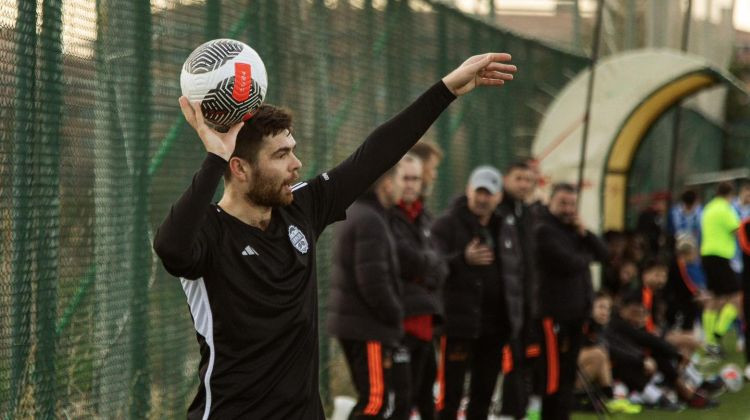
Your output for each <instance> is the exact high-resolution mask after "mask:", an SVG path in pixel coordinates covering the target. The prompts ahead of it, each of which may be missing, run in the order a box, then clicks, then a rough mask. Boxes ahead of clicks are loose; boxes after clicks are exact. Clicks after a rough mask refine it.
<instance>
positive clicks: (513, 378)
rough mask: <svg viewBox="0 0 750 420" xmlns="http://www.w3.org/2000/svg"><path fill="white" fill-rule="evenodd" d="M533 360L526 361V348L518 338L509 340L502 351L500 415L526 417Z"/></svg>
mask: <svg viewBox="0 0 750 420" xmlns="http://www.w3.org/2000/svg"><path fill="white" fill-rule="evenodd" d="M535 362H536V360H535V359H530V360H529V359H527V355H526V346H525V345H524V344H523V341H522V340H521V339H520V338H516V339H511V340H510V342H509V343H508V345H506V346H505V349H504V350H503V395H502V398H503V405H502V409H501V410H500V414H502V415H503V416H508V417H513V418H515V419H522V418H524V417H526V406H527V405H528V403H529V394H530V393H531V390H532V389H531V387H532V381H533V380H534V373H535V372H534V370H533V368H534V363H535Z"/></svg>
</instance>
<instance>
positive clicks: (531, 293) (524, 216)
mask: <svg viewBox="0 0 750 420" xmlns="http://www.w3.org/2000/svg"><path fill="white" fill-rule="evenodd" d="M537 206H539V205H538V204H537V205H536V206H535V208H533V209H532V208H530V207H529V206H528V205H526V204H524V203H523V202H521V201H518V200H516V199H515V198H514V197H513V196H512V195H511V194H510V193H508V192H505V193H504V194H503V201H502V202H501V203H500V205H499V206H498V209H497V213H498V214H501V215H513V216H515V221H514V222H515V223H511V224H509V225H508V227H509V229H511V230H512V231H514V233H513V234H514V235H516V236H517V237H518V242H517V243H518V245H519V246H518V250H520V255H519V258H520V259H521V261H522V264H521V266H520V267H519V269H518V272H516V273H514V275H517V276H518V277H519V279H520V281H521V284H522V289H523V290H522V291H521V290H520V289H519V291H517V292H516V293H523V304H524V306H523V313H524V320H525V321H526V322H527V324H528V323H530V324H533V325H537V324H538V322H535V321H537V320H538V319H539V279H538V276H537V265H536V261H535V256H536V254H535V252H534V251H535V246H534V240H535V236H534V227H535V226H536V224H537V222H538V220H539V214H540V213H541V212H542V211H543V210H544V207H543V206H542V207H541V208H539V207H537ZM508 274H509V273H506V274H505V275H506V276H507V275H508Z"/></svg>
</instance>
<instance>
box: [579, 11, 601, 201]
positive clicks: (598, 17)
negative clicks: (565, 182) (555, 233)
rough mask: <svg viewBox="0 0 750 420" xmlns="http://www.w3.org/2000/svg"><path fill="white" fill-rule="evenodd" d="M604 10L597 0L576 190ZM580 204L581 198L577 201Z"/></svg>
mask: <svg viewBox="0 0 750 420" xmlns="http://www.w3.org/2000/svg"><path fill="white" fill-rule="evenodd" d="M603 11H604V0H599V1H598V4H597V8H596V24H595V26H594V39H593V41H592V44H591V63H590V64H589V68H590V72H589V83H588V88H587V90H586V113H585V114H584V116H583V135H582V139H581V159H580V161H579V164H578V191H579V194H580V193H581V192H582V191H583V176H584V170H585V169H586V146H587V144H588V139H589V125H590V119H591V102H592V98H593V93H594V77H595V75H596V62H597V60H598V59H599V38H600V37H601V31H602V12H603ZM578 205H579V206H580V205H581V200H579V201H578Z"/></svg>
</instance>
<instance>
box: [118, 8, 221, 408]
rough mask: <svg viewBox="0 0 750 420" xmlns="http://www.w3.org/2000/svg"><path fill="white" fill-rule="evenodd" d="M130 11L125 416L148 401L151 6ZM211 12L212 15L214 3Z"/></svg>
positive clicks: (145, 404) (144, 406)
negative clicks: (130, 170)
mask: <svg viewBox="0 0 750 420" xmlns="http://www.w3.org/2000/svg"><path fill="white" fill-rule="evenodd" d="M132 5H133V9H134V11H135V13H134V16H135V17H136V21H135V28H134V29H135V30H134V31H133V32H132V34H131V40H132V41H131V42H132V45H133V50H134V51H135V57H134V60H133V61H134V62H133V64H134V65H133V68H132V71H133V73H134V74H133V85H132V88H130V87H128V89H129V90H130V89H132V91H133V93H134V94H133V95H125V99H126V100H128V101H129V102H130V103H129V104H128V107H129V108H130V109H132V110H133V111H132V112H133V114H134V115H132V117H131V118H133V119H134V120H135V121H136V124H135V125H134V126H133V127H132V128H131V130H132V136H128V137H129V140H130V142H132V144H133V147H132V153H133V154H134V159H133V174H132V176H133V182H132V184H131V185H132V188H133V189H132V191H133V195H132V200H133V206H134V212H133V213H134V214H133V216H134V217H133V220H132V228H133V232H134V234H133V237H132V240H133V245H132V247H131V257H130V273H131V278H130V285H131V288H132V292H131V295H130V314H131V320H132V325H131V327H130V349H129V351H130V366H129V370H130V384H131V387H132V388H131V398H130V401H129V402H130V404H129V405H130V407H129V412H130V418H131V419H142V418H146V417H148V412H149V410H150V405H151V388H150V381H149V378H150V376H149V371H150V369H149V363H148V359H149V358H148V350H147V348H148V339H147V337H148V327H149V322H148V317H149V313H148V302H149V298H148V282H149V278H150V276H151V250H150V246H149V245H150V242H151V241H150V240H149V234H148V226H149V220H148V214H149V211H148V210H149V195H150V194H149V191H150V182H149V181H150V179H149V175H148V166H149V159H148V158H149V156H148V155H149V147H148V145H149V140H150V134H151V98H152V97H153V96H152V94H151V57H152V55H151V4H150V0H139V1H133V2H132ZM216 9H217V15H218V6H217V7H216Z"/></svg>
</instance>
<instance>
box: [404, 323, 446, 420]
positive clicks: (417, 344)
mask: <svg viewBox="0 0 750 420" xmlns="http://www.w3.org/2000/svg"><path fill="white" fill-rule="evenodd" d="M403 345H404V348H405V349H406V350H407V351H408V352H409V356H410V366H409V377H408V382H409V383H408V390H406V389H404V388H406V387H404V386H403V385H402V384H400V383H399V380H396V381H395V382H396V383H395V384H394V386H395V387H396V393H397V398H396V399H397V400H398V399H399V398H398V394H399V393H403V394H407V395H408V402H409V404H408V410H409V411H411V409H412V408H413V407H416V408H417V411H418V412H419V417H420V418H421V419H423V420H433V419H434V418H435V396H434V394H433V389H434V386H435V377H436V375H437V354H436V352H435V344H434V343H433V342H432V341H424V340H420V339H418V338H416V337H414V336H413V335H411V334H406V335H405V336H404V340H403ZM396 366H398V364H396ZM397 405H398V404H397ZM407 418H408V417H407Z"/></svg>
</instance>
